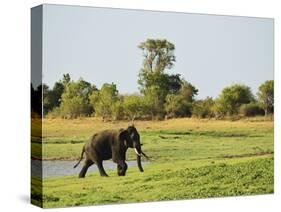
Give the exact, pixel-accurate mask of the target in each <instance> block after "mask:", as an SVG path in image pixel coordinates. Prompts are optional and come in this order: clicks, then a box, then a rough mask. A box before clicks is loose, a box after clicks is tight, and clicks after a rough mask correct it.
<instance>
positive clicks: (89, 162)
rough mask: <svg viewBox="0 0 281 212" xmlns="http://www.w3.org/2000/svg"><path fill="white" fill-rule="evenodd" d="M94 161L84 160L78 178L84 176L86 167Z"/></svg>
mask: <svg viewBox="0 0 281 212" xmlns="http://www.w3.org/2000/svg"><path fill="white" fill-rule="evenodd" d="M93 164H94V162H93V161H91V160H86V161H85V163H84V166H83V168H82V169H81V171H80V173H79V178H84V177H85V175H86V172H87V170H88V168H89V167H90V166H91V165H93Z"/></svg>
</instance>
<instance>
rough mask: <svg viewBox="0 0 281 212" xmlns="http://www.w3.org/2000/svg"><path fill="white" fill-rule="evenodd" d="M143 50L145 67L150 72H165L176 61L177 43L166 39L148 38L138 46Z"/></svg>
mask: <svg viewBox="0 0 281 212" xmlns="http://www.w3.org/2000/svg"><path fill="white" fill-rule="evenodd" d="M138 47H139V48H140V49H141V50H142V51H143V56H144V58H145V59H144V61H143V68H144V69H145V70H146V71H149V72H163V71H164V70H165V69H166V68H168V69H170V68H172V66H173V65H174V62H175V61H176V57H175V56H174V50H175V45H174V44H172V43H170V42H168V41H167V40H166V39H163V40H161V39H147V40H146V41H145V42H142V43H140V44H139V46H138Z"/></svg>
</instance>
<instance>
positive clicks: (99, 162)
mask: <svg viewBox="0 0 281 212" xmlns="http://www.w3.org/2000/svg"><path fill="white" fill-rule="evenodd" d="M96 164H97V166H98V169H99V172H100V176H102V177H108V175H107V174H106V172H105V170H104V168H103V165H102V161H98V162H96Z"/></svg>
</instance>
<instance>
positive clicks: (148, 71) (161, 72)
mask: <svg viewBox="0 0 281 212" xmlns="http://www.w3.org/2000/svg"><path fill="white" fill-rule="evenodd" d="M138 47H139V49H141V50H142V52H143V57H144V60H143V67H142V68H141V70H140V73H139V80H138V83H139V85H140V91H141V93H142V94H143V95H144V96H145V101H146V105H147V106H148V107H150V112H151V116H152V117H155V116H161V117H162V116H163V115H164V113H165V111H164V103H165V98H166V96H167V95H168V94H169V93H176V92H177V91H178V90H179V89H180V87H181V79H180V75H179V74H175V75H169V74H167V73H165V71H166V70H168V69H171V68H172V67H173V65H174V62H175V61H176V57H175V55H174V50H175V45H174V44H172V43H170V42H169V41H167V40H166V39H163V40H162V39H147V40H146V41H144V42H142V43H140V45H139V46H138Z"/></svg>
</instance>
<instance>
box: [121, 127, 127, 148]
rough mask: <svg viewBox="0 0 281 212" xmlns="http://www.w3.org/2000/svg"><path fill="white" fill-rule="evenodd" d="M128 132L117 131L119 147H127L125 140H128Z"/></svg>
mask: <svg viewBox="0 0 281 212" xmlns="http://www.w3.org/2000/svg"><path fill="white" fill-rule="evenodd" d="M128 136H129V134H128V131H127V130H124V129H120V130H119V142H120V144H119V145H121V146H123V145H124V146H128V143H127V140H128Z"/></svg>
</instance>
